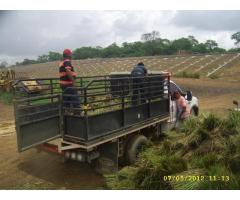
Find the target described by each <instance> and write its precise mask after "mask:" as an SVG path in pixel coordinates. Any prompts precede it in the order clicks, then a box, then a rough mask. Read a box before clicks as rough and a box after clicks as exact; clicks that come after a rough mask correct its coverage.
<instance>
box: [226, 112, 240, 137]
mask: <svg viewBox="0 0 240 200" xmlns="http://www.w3.org/2000/svg"><path fill="white" fill-rule="evenodd" d="M222 133H223V135H225V136H228V135H234V134H240V112H238V111H231V112H230V113H229V114H228V117H227V119H226V120H225V121H224V122H223V129H222Z"/></svg>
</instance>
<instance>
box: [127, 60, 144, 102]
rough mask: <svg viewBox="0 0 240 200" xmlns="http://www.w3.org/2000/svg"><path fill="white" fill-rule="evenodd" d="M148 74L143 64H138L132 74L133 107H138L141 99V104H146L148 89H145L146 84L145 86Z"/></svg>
mask: <svg viewBox="0 0 240 200" xmlns="http://www.w3.org/2000/svg"><path fill="white" fill-rule="evenodd" d="M147 73H148V72H147V69H146V67H145V66H144V64H143V63H142V62H140V63H138V64H137V65H136V66H135V67H134V68H133V70H132V72H131V75H132V77H133V87H132V90H133V93H132V105H137V104H138V101H139V99H140V103H141V104H144V103H145V102H146V94H145V92H146V89H145V88H144V87H145V85H146V84H144V82H145V78H144V77H145V76H146V75H147Z"/></svg>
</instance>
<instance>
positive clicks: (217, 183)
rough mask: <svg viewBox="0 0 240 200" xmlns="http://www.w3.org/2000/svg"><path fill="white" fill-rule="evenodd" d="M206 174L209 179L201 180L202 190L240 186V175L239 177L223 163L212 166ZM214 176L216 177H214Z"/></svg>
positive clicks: (227, 188) (234, 188) (200, 187)
mask: <svg viewBox="0 0 240 200" xmlns="http://www.w3.org/2000/svg"><path fill="white" fill-rule="evenodd" d="M206 176H208V178H209V180H206V181H202V182H200V185H199V189H200V190H238V189H239V187H240V185H239V180H238V178H239V177H238V178H237V176H235V175H234V174H233V173H232V172H231V171H230V170H229V169H228V168H227V167H225V166H223V165H215V166H212V167H211V168H209V169H208V170H207V172H206ZM214 176H215V177H216V179H214ZM210 177H211V178H210ZM228 178H229V180H228Z"/></svg>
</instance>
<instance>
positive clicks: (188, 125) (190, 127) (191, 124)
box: [180, 117, 200, 135]
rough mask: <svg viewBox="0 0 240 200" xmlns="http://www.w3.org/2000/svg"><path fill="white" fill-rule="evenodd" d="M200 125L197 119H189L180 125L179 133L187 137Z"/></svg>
mask: <svg viewBox="0 0 240 200" xmlns="http://www.w3.org/2000/svg"><path fill="white" fill-rule="evenodd" d="M199 125H200V120H199V118H197V117H190V118H189V119H187V120H185V121H184V123H183V124H182V126H181V128H180V130H181V132H183V133H185V134H187V135H189V134H191V133H193V132H194V131H195V130H196V129H197V128H198V127H199Z"/></svg>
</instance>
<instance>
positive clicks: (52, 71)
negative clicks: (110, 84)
mask: <svg viewBox="0 0 240 200" xmlns="http://www.w3.org/2000/svg"><path fill="white" fill-rule="evenodd" d="M140 61H141V62H144V64H145V65H146V66H147V67H148V69H149V70H168V71H170V72H172V73H173V74H176V73H178V72H182V71H188V72H195V73H196V72H197V73H200V75H201V77H202V78H203V77H209V76H211V75H215V76H218V77H219V78H221V79H222V78H228V79H234V80H240V54H215V55H186V56H177V55H174V56H151V57H131V58H95V59H85V60H74V61H73V64H74V66H75V69H76V71H77V72H78V74H79V75H81V76H89V75H106V74H109V73H110V72H113V71H128V70H131V69H132V67H133V66H134V65H135V64H137V63H138V62H140ZM13 68H14V69H15V70H16V72H17V74H19V75H20V74H21V75H22V74H25V75H26V76H28V77H32V78H37V77H56V76H58V73H57V72H58V62H49V63H43V64H33V65H27V66H15V67H13Z"/></svg>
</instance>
